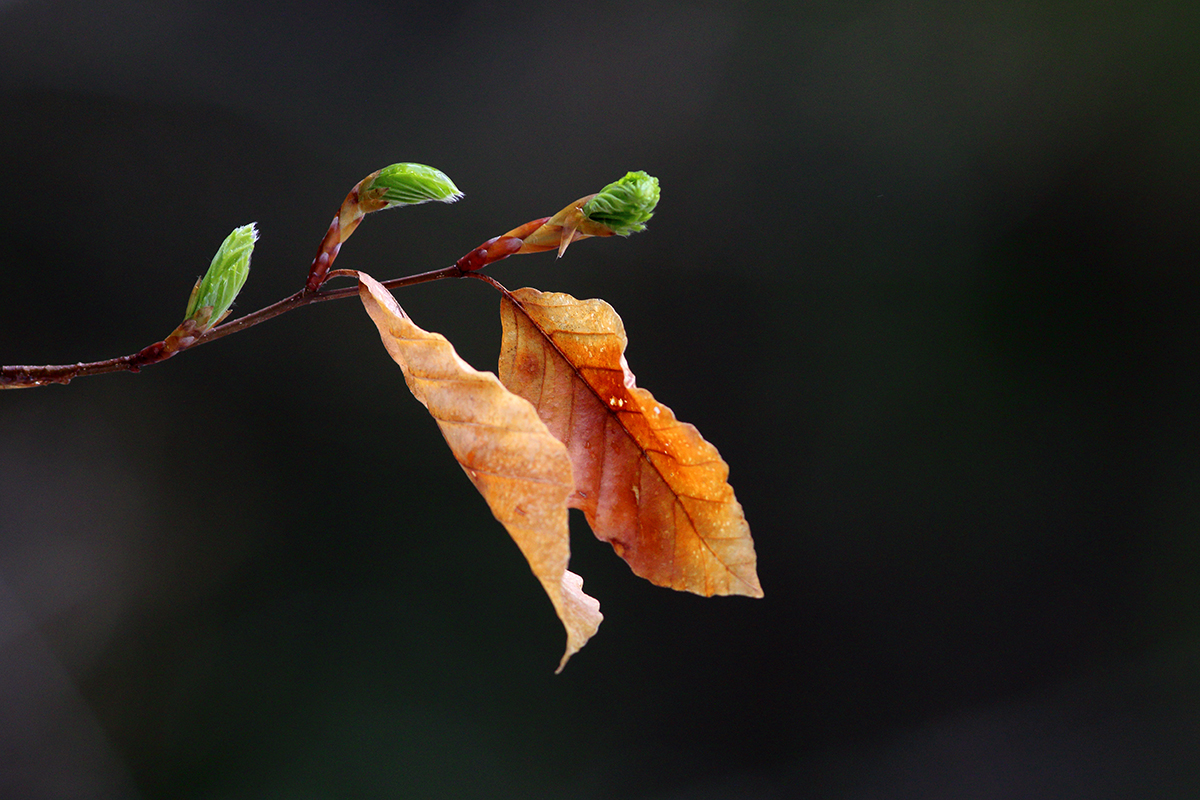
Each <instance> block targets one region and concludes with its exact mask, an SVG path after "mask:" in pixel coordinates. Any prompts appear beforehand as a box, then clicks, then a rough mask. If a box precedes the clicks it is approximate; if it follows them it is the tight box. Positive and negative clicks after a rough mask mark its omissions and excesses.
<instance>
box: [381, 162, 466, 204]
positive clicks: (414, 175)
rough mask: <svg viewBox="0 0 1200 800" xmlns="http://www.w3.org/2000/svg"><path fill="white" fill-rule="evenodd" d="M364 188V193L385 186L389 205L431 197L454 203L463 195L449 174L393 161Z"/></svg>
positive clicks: (422, 201)
mask: <svg viewBox="0 0 1200 800" xmlns="http://www.w3.org/2000/svg"><path fill="white" fill-rule="evenodd" d="M362 188H363V191H364V192H370V191H371V190H380V189H382V190H383V198H382V199H383V201H384V202H385V203H387V205H386V206H384V207H385V208H392V207H393V206H404V205H414V204H416V203H427V202H429V201H430V200H437V201H439V202H442V203H453V202H454V201H456V200H458V199H459V198H461V197H462V196H463V193H462V192H460V191H459V190H458V187H457V186H455V185H454V181H452V180H450V178H449V177H447V176H446V173H444V172H442V171H441V170H440V169H434V168H433V167H427V166H425V165H424V164H392V165H391V166H390V167H384V168H383V169H381V170H379V174H378V175H376V176H375V179H374V180H373V181H371V182H370V183H369V184H367V185H365V186H363V187H362Z"/></svg>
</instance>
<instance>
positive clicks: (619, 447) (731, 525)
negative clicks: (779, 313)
mask: <svg viewBox="0 0 1200 800" xmlns="http://www.w3.org/2000/svg"><path fill="white" fill-rule="evenodd" d="M501 320H502V323H503V326H504V343H503V346H502V349H501V355H500V370H499V373H500V380H501V382H503V383H504V385H505V386H507V387H508V388H509V389H511V390H512V391H514V392H516V393H517V394H519V395H521V396H522V397H524V398H526V399H528V400H529V401H530V402H532V403H533V404H534V405H535V406H536V407H537V410H538V413H539V414H540V415H541V417H542V419H543V420H544V421H545V423H546V425H547V427H548V428H549V429H550V432H551V433H552V434H554V436H556V437H557V438H558V439H560V440H561V441H563V442H564V443H565V444H566V445H567V449H568V451H569V452H570V455H571V461H572V464H573V466H574V471H575V486H576V491H575V493H574V494H573V495H572V496H571V500H570V504H571V506H572V507H573V508H580V509H582V510H583V512H584V515H585V516H586V517H587V520H588V523H589V524H590V525H591V526H592V531H593V532H594V533H595V534H596V536H597V537H598V538H600V539H602V540H604V541H607V542H610V543H611V544H612V546H613V549H614V550H616V552H617V554H618V555H620V556H621V557H622V558H624V559H625V560H626V561H627V562H628V563H629V566H630V567H631V568H632V569H633V571H634V573H636V574H637V575H640V576H642V577H643V578H646V579H647V580H649V581H651V582H652V583H655V584H658V585H659V586H668V587H670V588H672V589H681V590H685V591H689V592H695V593H697V594H702V595H705V596H711V595H714V594H741V595H749V596H751V597H761V596H762V587H761V586H760V585H759V582H758V574H757V571H756V557H755V553H754V542H753V540H752V539H751V537H750V526H749V525H748V524H747V522H746V517H745V515H744V514H743V513H742V507H741V505H740V504H739V503H738V501H737V498H736V497H734V494H733V488H732V487H730V485H729V483H728V482H727V478H728V475H729V467H728V466H727V465H726V463H725V462H724V460H722V459H721V456H720V454H719V453H718V452H717V449H716V448H715V447H713V446H712V445H711V444H709V443H708V442H706V441H705V440H704V439H703V438H702V437H701V436H700V434H699V432H698V431H697V430H696V429H695V427H693V426H692V425H689V424H687V423H683V422H679V421H678V420H676V419H675V415H674V414H673V413H672V412H671V409H669V408H667V407H666V406H665V405H663V404H662V403H659V402H657V401H656V400H655V399H654V397H653V395H651V394H650V392H648V391H646V390H645V389H640V388H638V387H637V386H636V384H635V382H634V377H633V373H632V372H630V370H629V365H628V364H627V363H626V361H625V345H626V338H625V327H624V325H623V324H622V322H621V318H620V317H619V316H617V313H616V312H615V311H614V310H613V308H612V306H610V305H608V304H607V303H605V302H604V301H603V300H576V299H575V298H574V297H571V296H570V295H568V294H554V293H543V292H539V291H537V290H536V289H520V290H518V291H516V292H513V293H511V297H506V298H505V299H504V300H503V301H502V305H501Z"/></svg>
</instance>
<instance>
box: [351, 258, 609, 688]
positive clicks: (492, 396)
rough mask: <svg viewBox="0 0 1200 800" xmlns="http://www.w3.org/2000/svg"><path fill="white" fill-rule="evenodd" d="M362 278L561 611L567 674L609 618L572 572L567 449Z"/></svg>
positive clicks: (443, 422) (425, 398)
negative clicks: (572, 659)
mask: <svg viewBox="0 0 1200 800" xmlns="http://www.w3.org/2000/svg"><path fill="white" fill-rule="evenodd" d="M358 275H359V284H358V287H359V296H360V297H361V298H362V301H363V305H364V306H365V307H366V309H367V313H368V314H370V315H371V319H372V320H373V321H374V322H375V326H376V327H377V328H378V329H379V335H380V337H381V338H382V339H383V345H384V347H386V348H387V351H388V353H389V354H391V356H392V358H393V359H394V360H395V361H396V363H397V364H399V365H400V369H401V370H403V372H404V380H405V381H406V382H407V383H408V388H409V389H410V390H412V393H413V396H414V397H416V398H417V400H419V401H420V402H421V403H422V404H423V405H424V406H425V407H426V408H427V409H429V413H430V414H431V415H433V418H434V419H435V420H436V421H437V424H438V427H439V428H440V429H441V431H442V435H443V436H445V437H446V442H447V443H448V444H449V445H450V450H451V452H453V454H454V457H455V458H456V459H457V460H458V463H459V464H460V465H461V466H462V468H463V470H465V471H466V473H467V476H468V477H469V478H470V479H471V482H472V483H474V484H475V488H477V489H478V490H479V493H480V494H482V495H483V498H484V500H486V501H487V504H488V506H489V507H490V508H491V509H492V513H493V514H494V515H495V516H496V519H498V520H499V521H500V522H501V523H502V524H503V525H504V527H505V528H506V529H507V530H508V532H509V534H510V535H511V536H512V538H513V540H514V541H515V542H516V543H517V546H518V547H520V549H521V552H522V553H523V554H524V555H525V558H526V560H528V561H529V566H530V567H531V568H532V570H533V574H534V575H536V576H537V578H538V580H539V581H541V583H542V587H543V588H544V589H545V590H546V594H547V595H549V597H550V601H551V602H552V603H553V604H554V610H555V611H556V612H557V613H558V617H559V619H560V620H562V623H563V627H564V628H566V631H567V648H566V652H565V653H564V655H563V657H562V661H561V663H560V664H559V666H558V669H559V670H562V668H563V666H564V665H565V664H566V663H567V659H569V658H570V657H571V656H572V655H573V654H574V653H576V652H577V651H578V650H579V648H581V647H583V645H584V643H585V642H587V640H588V639H589V638H590V637H591V636H592V635H593V634H594V633H595V632H596V629H597V628H598V627H599V625H600V621H601V620H602V619H603V617H602V616H601V614H600V604H599V603H598V602H596V600H594V599H593V598H591V597H589V596H587V595H586V594H584V593H583V588H582V587H583V580H582V579H581V578H580V577H579V576H578V575H575V574H574V573H572V572H569V571H567V562H568V560H569V559H570V556H571V551H570V543H569V540H568V528H567V498H568V496H569V495H570V494H571V492H572V489H573V486H574V484H573V482H572V477H571V461H570V458H569V457H568V456H567V451H566V447H564V446H563V444H562V442H560V441H558V440H557V439H555V438H554V436H552V435H551V434H550V432H549V431H548V430H547V428H546V425H545V424H544V423H543V422H542V421H541V419H540V418H539V417H538V414H537V412H536V411H535V410H534V408H533V406H532V405H530V404H529V402H528V401H526V400H524V399H522V398H520V397H518V396H517V395H515V394H513V393H512V392H510V391H508V390H507V389H505V388H504V386H502V385H501V383H500V381H499V380H497V379H496V376H495V375H493V374H492V373H490V372H480V371H478V370H476V369H474V368H473V367H472V366H471V365H470V364H468V363H467V362H465V361H463V360H462V359H461V358H460V357H459V355H458V353H456V352H455V351H454V347H453V346H452V345H451V344H450V342H448V341H447V340H446V338H445V337H444V336H442V335H441V334H437V333H429V332H427V331H424V330H421V329H420V328H418V327H417V326H416V325H415V324H414V323H413V322H412V320H411V319H409V318H408V316H407V315H406V314H405V313H404V312H403V311H402V310H401V309H400V307H399V306H398V305H397V304H396V300H395V298H393V297H392V294H391V292H389V291H388V290H387V289H385V288H383V286H381V285H380V284H379V283H378V282H377V281H375V280H374V279H373V278H371V277H370V276H369V275H366V274H364V273H361V272H360V273H358Z"/></svg>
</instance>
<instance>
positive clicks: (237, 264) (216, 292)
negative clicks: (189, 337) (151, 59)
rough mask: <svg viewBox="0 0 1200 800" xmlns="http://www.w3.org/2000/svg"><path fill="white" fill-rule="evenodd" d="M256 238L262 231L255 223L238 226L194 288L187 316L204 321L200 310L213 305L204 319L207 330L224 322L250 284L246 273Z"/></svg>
mask: <svg viewBox="0 0 1200 800" xmlns="http://www.w3.org/2000/svg"><path fill="white" fill-rule="evenodd" d="M256 241H258V230H257V229H256V228H255V227H254V223H253V222H251V223H250V224H249V225H243V226H242V227H240V228H234V229H233V233H231V234H229V235H228V236H226V237H225V241H224V242H222V243H221V247H220V249H218V250H217V254H216V255H215V256H213V260H212V265H211V266H209V268H208V272H206V273H204V277H203V278H201V279H200V280H199V282H197V283H196V288H194V289H192V296H191V298H190V299H189V300H188V307H187V314H185V315H184V319H195V320H197V322H201V321H202V320H201V319H200V316H198V315H199V314H200V312H201V311H202V310H203V309H204V307H205V306H212V314H211V315H210V316H209V317H208V319H207V320H206V321H203V329H204V330H207V329H208V328H211V327H212V326H213V325H216V324H217V322H219V321H220V319H221V317H223V316H224V315H225V313H226V312H227V311H229V307H230V306H231V305H233V300H234V298H235V297H237V296H238V292H240V291H241V290H242V286H243V285H244V284H245V283H246V276H247V275H249V274H250V254H251V253H253V252H254V243H255V242H256Z"/></svg>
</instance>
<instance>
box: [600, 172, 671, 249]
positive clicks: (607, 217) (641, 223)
mask: <svg viewBox="0 0 1200 800" xmlns="http://www.w3.org/2000/svg"><path fill="white" fill-rule="evenodd" d="M656 205H658V178H655V177H652V176H650V175H647V174H646V173H645V172H642V171H641V170H638V171H637V172H629V173H626V175H625V177H624V178H621V180H619V181H617V182H616V183H610V184H609V185H608V186H605V187H604V188H603V189H601V190H600V191H599V193H597V194H596V196H595V197H593V198H592V199H591V200H589V201H587V203H585V204H584V206H583V215H584V216H585V217H587V218H588V219H590V220H591V221H592V222H597V223H599V224H601V225H605V226H607V227H608V228H611V229H612V232H613V233H615V234H617V235H618V236H628V235H629V234H631V233H637V232H638V231H641V230H645V229H646V220H648V219H650V217H652V216H654V207H655V206H656Z"/></svg>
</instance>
